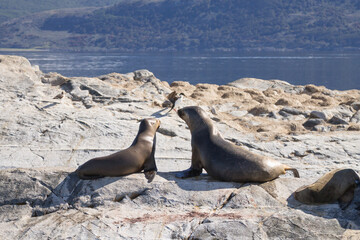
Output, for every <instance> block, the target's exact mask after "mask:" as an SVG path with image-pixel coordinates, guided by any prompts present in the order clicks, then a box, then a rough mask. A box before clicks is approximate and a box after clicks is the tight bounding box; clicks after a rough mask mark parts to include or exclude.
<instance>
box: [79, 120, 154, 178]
mask: <svg viewBox="0 0 360 240" xmlns="http://www.w3.org/2000/svg"><path fill="white" fill-rule="evenodd" d="M159 126H160V120H158V119H154V118H149V119H143V120H142V121H141V123H140V127H139V131H138V133H137V136H136V138H135V140H134V141H133V143H132V144H131V146H130V147H129V148H127V149H125V150H122V151H119V152H116V153H114V154H111V155H109V156H105V157H98V158H93V159H91V160H89V161H87V162H85V163H84V164H83V165H81V166H80V167H79V168H78V169H77V170H76V172H77V174H78V176H79V177H80V178H81V179H96V178H101V177H105V176H110V177H115V176H123V175H128V174H131V173H136V172H141V171H142V170H144V173H145V177H146V179H148V182H151V181H152V180H153V179H154V177H155V175H156V172H157V168H156V163H155V157H154V155H155V145H156V131H157V129H158V128H159Z"/></svg>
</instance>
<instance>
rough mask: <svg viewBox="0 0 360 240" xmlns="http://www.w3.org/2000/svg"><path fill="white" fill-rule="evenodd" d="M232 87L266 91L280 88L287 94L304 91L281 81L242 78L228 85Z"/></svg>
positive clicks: (301, 87) (299, 87) (300, 87)
mask: <svg viewBox="0 0 360 240" xmlns="http://www.w3.org/2000/svg"><path fill="white" fill-rule="evenodd" d="M228 85H230V86H234V87H237V88H242V89H245V88H253V89H258V90H261V91H265V90H267V89H269V88H280V89H283V90H284V92H287V93H300V92H302V91H303V89H304V87H303V86H294V85H291V84H289V83H287V82H285V81H281V80H262V79H257V78H241V79H238V80H236V81H234V82H231V83H228Z"/></svg>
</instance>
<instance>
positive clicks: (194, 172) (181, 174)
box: [175, 168, 202, 178]
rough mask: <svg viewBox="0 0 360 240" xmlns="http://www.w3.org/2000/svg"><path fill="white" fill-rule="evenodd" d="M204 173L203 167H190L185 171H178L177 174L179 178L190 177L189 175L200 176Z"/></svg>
mask: <svg viewBox="0 0 360 240" xmlns="http://www.w3.org/2000/svg"><path fill="white" fill-rule="evenodd" d="M201 173H202V169H201V170H199V169H195V168H189V169H187V170H185V171H182V172H179V173H177V174H176V175H175V176H176V177H177V178H189V177H196V176H199V175H200V174H201Z"/></svg>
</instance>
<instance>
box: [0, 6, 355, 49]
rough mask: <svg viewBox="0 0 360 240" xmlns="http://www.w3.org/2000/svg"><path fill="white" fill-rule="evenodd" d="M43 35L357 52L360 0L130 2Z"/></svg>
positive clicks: (75, 18) (154, 44)
mask: <svg viewBox="0 0 360 240" xmlns="http://www.w3.org/2000/svg"><path fill="white" fill-rule="evenodd" d="M5 29H6V28H5ZM37 30H39V31H43V32H44V31H45V32H46V33H49V32H51V33H52V34H55V35H56V34H58V33H60V32H62V33H64V34H67V35H68V36H69V38H67V39H66V43H64V42H61V43H60V42H59V41H56V40H54V39H50V44H49V46H50V47H51V48H63V47H70V48H78V49H88V48H93V49H104V48H106V49H119V50H125V49H130V50H156V49H164V50H241V49H312V50H315V49H321V50H334V49H344V48H351V49H352V48H360V2H359V1H346V0H335V1H331V2H324V1H321V0H304V1H285V0H253V1H247V0H190V1H180V0H164V1H150V2H149V1H147V2H144V1H126V2H125V1H124V2H122V3H119V4H117V5H114V6H111V7H107V8H101V9H97V10H94V11H92V12H91V13H88V14H83V15H80V14H72V15H71V14H66V15H64V14H61V13H57V14H53V15H50V16H47V17H45V18H43V20H42V22H41V24H40V25H38V29H37ZM10 32H11V31H10ZM0 35H1V33H0ZM25 35H26V33H25ZM50 35H51V34H50ZM48 42H49V41H48Z"/></svg>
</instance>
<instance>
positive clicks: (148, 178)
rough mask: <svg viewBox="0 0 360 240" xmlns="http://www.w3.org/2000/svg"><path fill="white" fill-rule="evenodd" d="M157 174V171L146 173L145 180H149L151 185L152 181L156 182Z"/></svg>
mask: <svg viewBox="0 0 360 240" xmlns="http://www.w3.org/2000/svg"><path fill="white" fill-rule="evenodd" d="M156 173H157V171H156V170H153V171H147V172H144V174H145V178H146V179H147V180H148V183H151V182H152V180H154V177H155V176H156Z"/></svg>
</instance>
